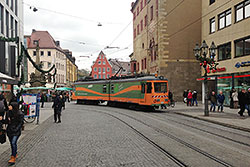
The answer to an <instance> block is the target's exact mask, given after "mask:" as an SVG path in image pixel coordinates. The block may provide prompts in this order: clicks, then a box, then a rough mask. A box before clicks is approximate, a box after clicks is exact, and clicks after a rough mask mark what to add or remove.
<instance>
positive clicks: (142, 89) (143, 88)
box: [141, 83, 145, 93]
mask: <svg viewBox="0 0 250 167" xmlns="http://www.w3.org/2000/svg"><path fill="white" fill-rule="evenodd" d="M141 93H145V83H142V84H141Z"/></svg>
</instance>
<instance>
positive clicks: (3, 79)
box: [0, 72, 18, 85]
mask: <svg viewBox="0 0 250 167" xmlns="http://www.w3.org/2000/svg"><path fill="white" fill-rule="evenodd" d="M0 84H10V85H17V84H18V81H17V80H16V79H15V78H12V77H10V76H8V75H6V74H3V73H1V72H0Z"/></svg>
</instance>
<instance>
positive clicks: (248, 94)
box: [246, 88, 250, 116]
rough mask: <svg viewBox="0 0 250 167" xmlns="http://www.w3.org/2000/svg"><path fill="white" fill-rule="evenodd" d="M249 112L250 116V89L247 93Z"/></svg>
mask: <svg viewBox="0 0 250 167" xmlns="http://www.w3.org/2000/svg"><path fill="white" fill-rule="evenodd" d="M246 105H247V111H248V116H250V88H248V91H247V104H246Z"/></svg>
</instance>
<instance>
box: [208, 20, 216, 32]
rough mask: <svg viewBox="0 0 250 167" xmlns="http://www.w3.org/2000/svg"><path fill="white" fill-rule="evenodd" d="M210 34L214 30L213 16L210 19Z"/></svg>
mask: <svg viewBox="0 0 250 167" xmlns="http://www.w3.org/2000/svg"><path fill="white" fill-rule="evenodd" d="M209 22H210V34H212V33H214V32H215V17H213V18H212V19H210V21H209Z"/></svg>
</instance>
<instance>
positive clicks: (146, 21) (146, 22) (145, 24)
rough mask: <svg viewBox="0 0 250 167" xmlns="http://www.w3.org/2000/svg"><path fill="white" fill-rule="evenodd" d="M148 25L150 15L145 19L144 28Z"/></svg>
mask: <svg viewBox="0 0 250 167" xmlns="http://www.w3.org/2000/svg"><path fill="white" fill-rule="evenodd" d="M147 25H148V15H146V16H145V17H144V26H145V27H146V26H147Z"/></svg>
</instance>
